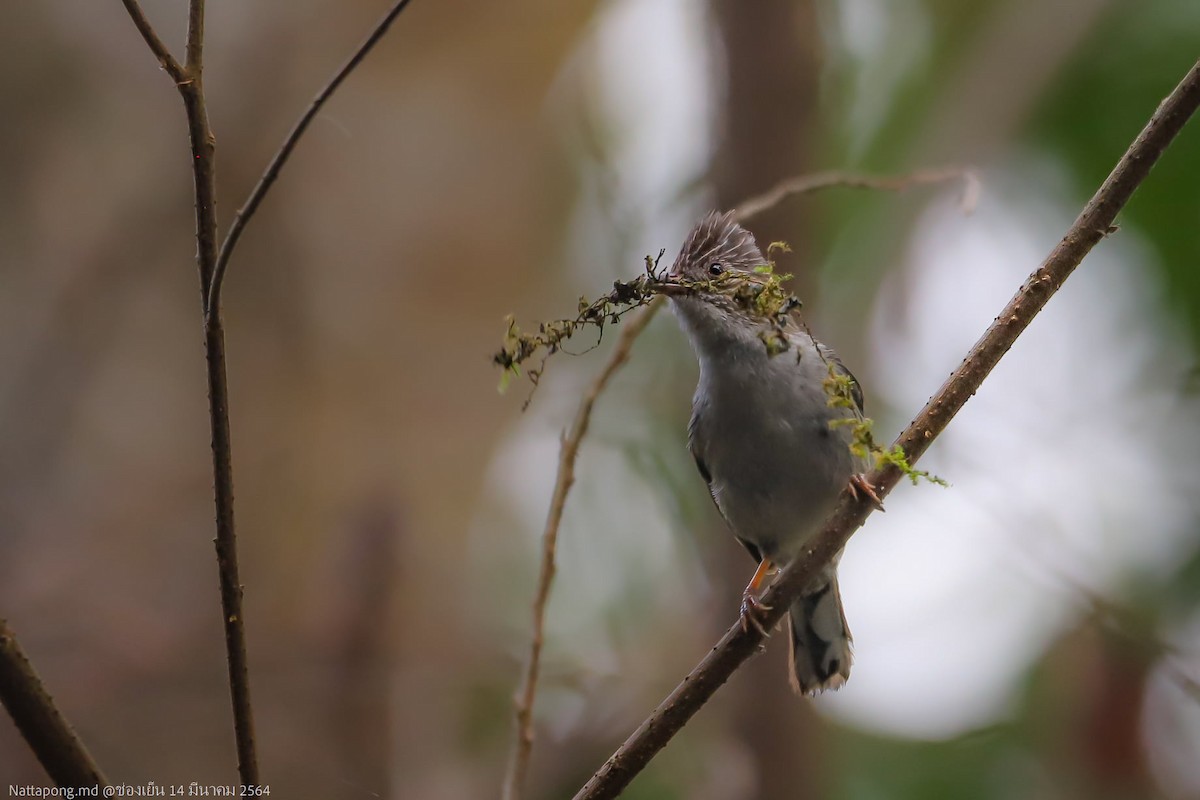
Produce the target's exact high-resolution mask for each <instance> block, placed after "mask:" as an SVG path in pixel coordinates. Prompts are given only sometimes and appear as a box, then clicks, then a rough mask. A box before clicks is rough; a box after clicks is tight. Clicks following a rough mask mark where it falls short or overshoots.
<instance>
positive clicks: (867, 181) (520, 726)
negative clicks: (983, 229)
mask: <svg viewBox="0 0 1200 800" xmlns="http://www.w3.org/2000/svg"><path fill="white" fill-rule="evenodd" d="M948 180H963V181H965V182H967V184H968V185H969V186H975V185H977V183H978V181H977V179H975V178H974V176H973V175H972V174H971V173H970V172H969V171H967V170H963V169H958V168H946V169H941V170H924V171H921V172H915V173H912V174H909V175H898V176H884V177H878V176H870V175H856V174H850V173H841V172H825V173H818V174H815V175H802V176H799V177H795V178H790V179H788V180H786V181H783V182H782V183H780V184H778V185H776V186H775V187H774V188H772V189H770V190H769V191H767V192H764V193H763V194H761V195H757V196H755V197H752V198H750V199H749V200H746V201H745V202H743V203H741V204H740V205H739V206H738V208H737V210H736V211H735V212H734V216H735V217H736V218H737V219H738V221H740V222H744V221H746V220H748V219H750V218H751V217H754V216H756V215H757V214H761V213H762V212H764V211H767V210H769V209H771V208H774V207H775V206H776V205H778V204H779V203H781V202H783V201H784V200H786V199H787V198H789V197H792V196H794V195H797V194H806V193H809V192H815V191H819V190H821V189H831V188H835V187H866V188H872V189H880V190H890V191H899V190H903V189H906V188H908V187H909V186H914V185H917V184H930V183H939V182H943V181H948ZM662 305H663V299H662V297H657V298H655V299H654V300H653V301H651V303H650V305H649V306H647V307H646V308H645V309H643V310H642V311H640V312H638V313H637V314H636V315H635V316H634V317H633V318H632V319H631V321H630V322H629V323H628V324H627V325H626V326H625V327H624V328H623V329H622V331H621V337H620V339H619V340H618V341H617V344H616V345H615V346H614V348H613V352H612V354H611V355H610V356H609V360H608V362H607V363H606V364H605V365H604V368H603V369H602V370H601V371H600V374H599V375H597V376H596V379H595V381H594V382H593V383H592V385H591V386H590V387H589V389H588V391H587V392H586V393H585V394H584V397H583V400H581V401H580V403H579V408H578V410H577V411H576V412H575V419H574V420H573V421H572V423H571V428H570V431H569V433H567V434H566V435H565V436H564V437H563V440H562V446H561V450H560V451H559V457H558V473H557V475H556V477H555V481H554V492H553V494H552V495H551V500H550V510H549V513H548V514H547V516H546V527H545V529H544V531H543V532H542V565H541V570H540V572H539V574H538V585H537V593H536V595H535V597H534V601H533V636H532V639H531V642H530V647H529V659H528V661H527V662H526V665H525V674H524V678H523V681H522V685H521V690H520V691H519V692H518V694H517V697H516V703H515V714H516V742H515V744H514V746H513V750H512V756H511V758H510V760H509V765H508V773H507V776H506V778H505V783H504V794H503V797H504V800H518V798H519V797H520V796H521V791H522V789H523V787H524V784H525V777H526V775H527V774H528V771H529V758H530V755H531V754H532V751H533V703H534V699H535V697H536V694H537V680H538V670H539V665H540V660H541V651H542V644H543V632H544V627H545V623H544V619H545V615H546V605H547V603H548V602H549V599H550V588H551V584H552V583H553V581H554V573H555V551H556V547H557V543H558V528H559V524H560V522H561V521H562V512H563V507H564V506H565V504H566V501H567V494H568V492H570V489H571V485H572V484H573V483H574V481H575V460H576V458H577V456H578V454H579V445H580V442H581V441H582V440H583V437H584V436H585V435H586V434H587V429H588V423H589V420H590V418H591V413H592V407H593V406H594V405H595V403H596V398H597V397H599V395H600V393H601V392H603V391H604V388H605V386H607V384H608V382H609V380H610V379H611V378H612V376H613V374H614V373H615V372H616V371H617V370H618V369H619V368H620V367H621V365H622V364H624V363H625V361H626V360H627V359H628V357H629V351H630V349H631V348H632V346H633V342H634V340H635V339H636V338H637V337H638V336H639V335H640V334H641V332H642V331H643V330H645V328H646V325H647V324H648V323H649V322H650V319H651V317H653V316H654V314H655V313H656V312H657V311H658V309H659V308H660V307H662Z"/></svg>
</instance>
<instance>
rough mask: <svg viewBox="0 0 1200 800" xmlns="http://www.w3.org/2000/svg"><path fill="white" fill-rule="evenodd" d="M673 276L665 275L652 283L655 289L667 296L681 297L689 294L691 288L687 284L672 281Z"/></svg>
mask: <svg viewBox="0 0 1200 800" xmlns="http://www.w3.org/2000/svg"><path fill="white" fill-rule="evenodd" d="M674 277H675V276H674V275H670V274H668V275H666V279H665V280H662V281H658V282H657V283H656V284H655V285H654V289H655V291H657V292H658V293H659V294H665V295H666V296H667V297H682V296H683V295H686V294H691V293H692V292H693V290H692V289H690V288H689V287H687V286H682V285H680V284H678V283H674V282H673V281H672V279H673V278H674Z"/></svg>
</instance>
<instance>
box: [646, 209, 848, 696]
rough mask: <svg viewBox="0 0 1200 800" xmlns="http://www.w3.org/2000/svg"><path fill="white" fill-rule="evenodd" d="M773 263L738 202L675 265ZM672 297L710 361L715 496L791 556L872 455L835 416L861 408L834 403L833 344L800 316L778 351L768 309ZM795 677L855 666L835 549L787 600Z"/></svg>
mask: <svg viewBox="0 0 1200 800" xmlns="http://www.w3.org/2000/svg"><path fill="white" fill-rule="evenodd" d="M765 263H766V259H765V258H764V257H763V255H762V252H761V251H760V250H759V248H758V245H757V244H756V243H755V240H754V236H753V235H752V234H751V233H750V232H749V231H747V230H746V229H745V228H743V227H741V226H740V225H738V224H737V223H736V222H735V221H734V219H733V215H732V214H731V213H726V214H720V213H713V214H710V215H708V216H707V217H705V218H704V219H703V220H701V222H700V223H699V224H698V225H696V227H695V228H694V229H693V230H692V232H691V233H690V234H689V235H688V238H687V240H686V241H685V242H684V245H683V249H682V250H681V252H680V254H679V257H678V258H677V259H676V261H675V264H674V266H673V267H672V268H671V271H670V274H671V275H672V276H677V277H684V278H688V279H691V280H708V279H711V278H712V277H714V276H715V275H717V274H720V273H722V272H729V271H752V270H753V269H754V268H755V267H758V266H761V265H763V264H765ZM671 305H672V307H673V308H674V311H675V314H676V316H677V317H678V319H679V322H680V325H681V326H682V328H683V330H684V331H685V332H686V334H687V336H688V338H689V339H690V340H691V343H692V347H693V348H694V350H695V352H696V356H697V358H698V360H699V362H700V380H699V384H698V385H697V387H696V393H695V397H694V398H693V405H692V418H691V422H690V424H689V426H688V441H689V446H690V448H691V451H692V455H693V456H694V457H695V459H696V465H697V467H698V468H699V470H700V473H701V475H702V476H703V477H704V479H705V480H706V481H707V482H708V487H709V491H710V492H711V494H712V498H713V500H714V501H715V502H716V505H717V508H718V509H719V510H720V512H721V514H722V516H723V517H724V518H725V520H726V522H727V523H728V524H729V527H730V528H731V529H732V530H733V533H734V535H735V536H736V537H737V538H738V540H739V541H740V542H741V543H742V544H743V545H744V546H745V547H746V549H747V550H749V551H750V553H751V555H752V556H754V558H755V559H756V560H761V559H764V558H765V559H767V560H769V561H770V562H771V563H772V564H775V565H777V566H783V565H785V564H787V563H788V562H789V561H790V560H791V559H792V558H793V557H795V556H796V555H797V554H798V553H799V552H800V551H801V550H802V549H803V547H804V544H805V542H807V541H808V539H809V538H810V537H811V536H812V535H814V534H815V533H816V532H817V530H818V529H819V526H820V524H821V522H822V521H823V520H824V519H825V518H826V516H828V514H829V513H830V512H831V511H832V510H833V508H834V506H835V504H836V502H837V497H838V494H839V493H840V492H842V491H843V490H844V489H845V488H846V486H847V484H848V482H849V481H850V479H851V477H852V476H854V475H855V474H856V473H861V472H863V471H864V468H865V464H863V463H861V460H860V459H857V458H855V457H854V456H853V455H852V454H851V453H850V449H849V443H850V440H849V436H850V432H849V429H848V426H839V427H831V426H830V422H831V421H833V420H835V419H838V418H844V417H846V416H849V415H855V414H858V415H861V405H862V401H861V395H860V394H856V396H855V400H856V401H857V402H858V405H859V408H857V409H841V408H831V407H830V406H829V403H828V396H827V395H826V392H825V389H824V381H825V380H826V378H827V377H828V376H829V369H830V365H831V364H832V365H833V367H834V369H835V370H837V371H839V372H841V373H842V374H845V375H849V373H848V372H847V371H846V370H845V367H844V366H842V364H841V363H840V362H839V361H838V360H837V357H836V356H835V355H834V353H833V352H832V351H831V350H829V349H828V348H826V347H825V346H824V345H822V344H820V343H819V342H817V341H816V340H815V339H814V338H813V337H812V336H811V335H809V334H808V333H807V332H806V330H805V329H804V327H803V326H802V325H800V324H798V321H797V320H795V319H794V318H793V320H792V321H791V322H790V324H789V325H788V326H787V336H788V342H789V348H788V350H786V351H785V352H783V353H781V354H779V355H775V356H770V355H768V353H767V348H766V346H765V345H764V343H763V341H762V339H760V338H759V336H758V334H759V333H760V332H761V331H762V330H763V329H764V325H765V324H766V323H764V321H763V320H759V319H754V318H753V317H751V316H749V315H748V314H746V313H745V312H744V311H742V310H740V309H739V308H738V307H737V306H736V305H735V304H734V303H733V302H732V301H731V300H729V299H728V298H725V297H722V296H720V295H715V294H714V295H705V296H697V295H695V294H691V295H674V296H672V297H671ZM789 620H790V626H789V627H790V629H791V639H792V658H791V670H790V671H791V677H792V684H793V686H794V688H796V690H797V691H799V692H801V693H804V694H809V693H813V692H816V691H821V690H825V689H835V688H838V687H839V686H841V685H842V684H843V683H844V682H845V680H846V679H847V678H848V677H849V675H850V662H851V652H850V632H849V629H848V628H847V627H846V619H845V616H844V614H843V612H842V603H841V597H840V596H839V594H838V587H837V561H836V559H835V561H834V563H833V564H831V565H829V567H828V568H827V569H826V570H825V572H824V573H823V574H822V575H821V576H820V578H819V579H818V580H817V581H815V582H814V583H813V585H812V586H811V587H810V588H808V589H807V590H806V591H805V592H804V593H803V594H802V595H801V597H800V598H799V599H797V600H796V601H795V602H794V603H793V605H792V607H791V608H790V609H789Z"/></svg>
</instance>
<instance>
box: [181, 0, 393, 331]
mask: <svg viewBox="0 0 1200 800" xmlns="http://www.w3.org/2000/svg"><path fill="white" fill-rule="evenodd" d="M409 2H411V0H398V2H397V3H396V4H395V5H394V6H392V8H391V10H390V11H388V12H387V13H386V14H384V15H383V18H382V19H381V20H379V22H377V23H376V24H375V27H374V29H372V31H371V32H370V33H369V34H368V35H367V38H366V39H363V42H362V44H360V45H359V46H358V49H357V50H356V51H354V55H352V56H350V58H349V59H347V60H346V63H345V64H343V65H342V66H341V68H340V69H339V70H338V71H337V72H336V73H334V76H333V78H331V79H330V81H329V83H328V84H326V85H325V88H324V89H322V90H321V91H320V92H318V93H317V96H316V97H314V98H313V100H312V103H310V104H309V106H308V108H307V109H305V111H304V113H303V114H301V115H300V119H299V120H297V121H296V124H295V126H294V127H293V128H292V130H291V132H290V133H288V135H287V137H286V138H285V139H284V140H283V144H282V145H281V146H280V147H279V150H278V151H276V153H275V155H274V157H272V158H271V163H270V164H268V165H267V169H266V170H265V171H264V172H263V174H262V177H260V178H259V179H258V183H257V184H256V185H255V187H254V190H253V191H251V192H250V196H249V197H247V198H246V202H245V203H244V204H243V205H242V207H241V208H240V209H238V212H237V214H236V215H235V216H234V218H233V224H232V225H230V226H229V232H228V233H226V234H225V241H224V243H222V245H221V252H220V254H219V255H218V256H217V264H216V268H215V269H214V271H213V274H212V280H211V281H210V282H209V284H208V290H207V295H206V300H205V304H204V308H205V313H206V314H208V315H209V316H211V315H213V314H215V313H216V312H217V311H218V310H219V309H220V308H221V284H223V283H224V282H225V271H226V269H227V268H228V266H229V258H230V256H232V255H233V248H234V247H236V246H237V243H238V239H240V238H241V236H242V231H243V230H244V229H245V227H246V223H247V222H249V221H250V218H251V217H252V216H254V212H255V211H257V210H258V206H259V204H260V203H261V202H262V200H263V197H264V196H266V194H267V190H268V189H270V188H271V184H273V183H275V179H276V178H278V177H279V171H280V170H281V169H283V165H284V163H285V162H286V161H287V160H288V157H290V156H291V154H292V150H294V149H295V148H296V143H297V142H299V141H300V137H301V136H303V135H304V131H305V130H306V129H307V128H308V125H309V123H311V122H312V121H313V118H314V117H316V116H317V112H319V111H320V110H321V107H322V106H324V105H325V102H326V101H327V100H328V99H329V98H330V97H331V96H332V95H333V93H334V92H336V91H337V89H338V87H339V86H341V85H342V81H344V80H346V78H347V77H348V76H349V75H350V73H351V72H353V71H354V70H355V68H356V67H358V65H359V64H360V63H361V62H362V60H363V59H364V58H366V55H367V53H369V52H371V48H372V47H374V46H375V44H376V43H377V42H378V41H379V40H380V39H382V38H383V35H384V34H385V33H387V30H388V28H389V27H390V26H391V24H392V22H393V21H394V20H395V19H396V17H398V16H400V12H401V11H403V10H404V9H405V8H406V7H407V6H408V4H409Z"/></svg>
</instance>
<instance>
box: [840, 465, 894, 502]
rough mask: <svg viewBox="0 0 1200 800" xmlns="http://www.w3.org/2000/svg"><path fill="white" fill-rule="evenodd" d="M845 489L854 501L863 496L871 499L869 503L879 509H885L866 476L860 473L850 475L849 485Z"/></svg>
mask: <svg viewBox="0 0 1200 800" xmlns="http://www.w3.org/2000/svg"><path fill="white" fill-rule="evenodd" d="M846 491H848V492H849V493H850V496H851V497H853V498H854V499H855V500H856V501H857V500H861V499H862V498H863V497H864V496H865V497H866V498H867V499H868V500H870V501H871V505H873V506H875V508H876V509H878V510H879V511H886V510H887V509H885V508H884V507H883V501H882V500H880V499H879V494H878V493H876V491H875V487H874V486H872V485H871V484H870V483H869V482H868V481H867V476H865V475H863V474H862V473H858V474H855V475H851V476H850V485H849V486H847V487H846ZM860 494H861V496H860Z"/></svg>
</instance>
